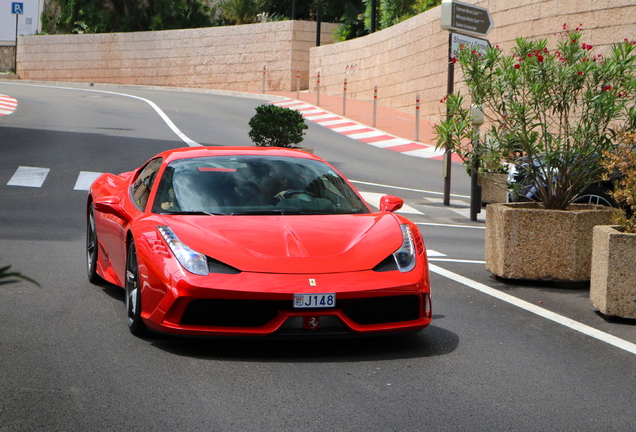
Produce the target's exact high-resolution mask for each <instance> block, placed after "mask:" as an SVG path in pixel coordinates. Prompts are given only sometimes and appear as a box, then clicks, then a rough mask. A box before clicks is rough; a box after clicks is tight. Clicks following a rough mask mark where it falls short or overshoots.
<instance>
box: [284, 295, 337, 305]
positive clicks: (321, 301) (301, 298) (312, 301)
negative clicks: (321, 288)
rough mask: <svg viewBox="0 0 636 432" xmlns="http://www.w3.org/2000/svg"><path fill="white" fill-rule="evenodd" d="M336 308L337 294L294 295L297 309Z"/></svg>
mask: <svg viewBox="0 0 636 432" xmlns="http://www.w3.org/2000/svg"><path fill="white" fill-rule="evenodd" d="M335 306H336V294H335V293H322V294H294V307H295V308H331V307H335Z"/></svg>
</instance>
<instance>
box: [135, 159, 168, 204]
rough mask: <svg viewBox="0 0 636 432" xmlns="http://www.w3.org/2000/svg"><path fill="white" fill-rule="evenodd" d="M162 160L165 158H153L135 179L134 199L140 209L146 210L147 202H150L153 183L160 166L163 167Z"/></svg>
mask: <svg viewBox="0 0 636 432" xmlns="http://www.w3.org/2000/svg"><path fill="white" fill-rule="evenodd" d="M162 162H163V159H161V158H157V159H153V160H151V161H150V162H148V164H147V165H146V166H145V167H144V168H143V169H142V170H141V173H140V174H139V176H138V177H137V180H135V183H133V186H132V191H131V192H132V197H133V201H134V202H135V205H136V206H137V207H139V209H140V210H144V209H145V208H146V203H147V202H148V197H149V196H150V191H151V190H152V184H153V183H154V181H155V177H156V176H157V171H159V167H161V163H162Z"/></svg>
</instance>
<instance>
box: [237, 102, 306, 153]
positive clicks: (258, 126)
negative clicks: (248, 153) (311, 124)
mask: <svg viewBox="0 0 636 432" xmlns="http://www.w3.org/2000/svg"><path fill="white" fill-rule="evenodd" d="M249 125H250V128H251V129H250V131H249V133H248V135H249V137H250V138H251V140H252V141H253V142H254V144H256V145H257V146H263V147H267V146H268V147H294V146H296V145H297V144H298V143H300V142H301V141H302V140H303V135H305V132H304V130H305V129H307V125H306V124H305V119H304V118H303V116H302V114H301V113H299V112H298V111H295V110H292V109H289V108H283V107H279V106H276V105H270V104H265V105H260V106H257V107H256V114H255V115H254V117H252V118H251V119H250V122H249Z"/></svg>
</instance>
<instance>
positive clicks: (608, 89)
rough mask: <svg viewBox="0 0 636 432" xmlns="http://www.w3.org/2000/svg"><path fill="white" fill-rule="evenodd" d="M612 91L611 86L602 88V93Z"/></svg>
mask: <svg viewBox="0 0 636 432" xmlns="http://www.w3.org/2000/svg"><path fill="white" fill-rule="evenodd" d="M611 89H612V86H611V85H607V86H605V87H603V91H610V90H611Z"/></svg>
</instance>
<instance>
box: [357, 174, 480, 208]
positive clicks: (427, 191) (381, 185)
mask: <svg viewBox="0 0 636 432" xmlns="http://www.w3.org/2000/svg"><path fill="white" fill-rule="evenodd" d="M349 181H350V182H351V183H358V184H363V185H369V186H379V187H384V188H389V189H400V190H407V191H413V192H422V193H425V194H431V195H444V192H435V191H429V190H423V189H413V188H406V187H401V186H391V185H385V184H380V183H369V182H364V181H360V180H351V179H350V180H349ZM450 196H451V197H455V198H467V199H470V197H469V196H466V195H457V194H450ZM426 199H427V200H429V201H432V200H433V199H432V198H428V197H427V198H426ZM439 201H440V202H442V201H444V200H443V199H441V200H439Z"/></svg>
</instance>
